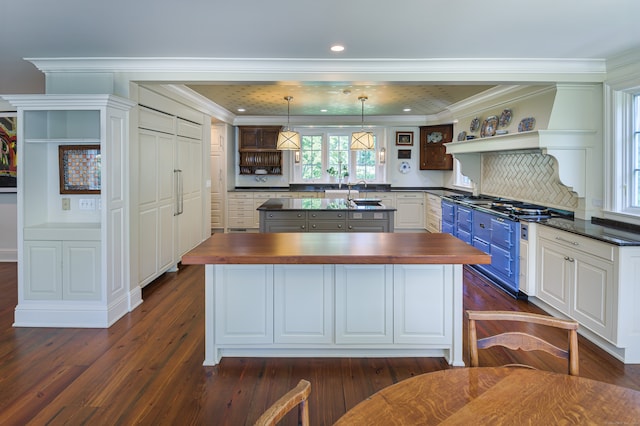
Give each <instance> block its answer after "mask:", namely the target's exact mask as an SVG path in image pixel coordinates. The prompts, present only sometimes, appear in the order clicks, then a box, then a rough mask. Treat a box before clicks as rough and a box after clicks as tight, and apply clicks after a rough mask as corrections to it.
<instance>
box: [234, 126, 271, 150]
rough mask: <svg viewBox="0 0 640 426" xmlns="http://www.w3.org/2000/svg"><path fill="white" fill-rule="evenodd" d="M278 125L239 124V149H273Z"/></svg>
mask: <svg viewBox="0 0 640 426" xmlns="http://www.w3.org/2000/svg"><path fill="white" fill-rule="evenodd" d="M280 128H281V127H280V126H266V127H264V126H241V127H239V129H240V150H247V149H248V150H256V149H257V150H260V149H266V150H275V149H276V142H277V141H278V133H279V132H280Z"/></svg>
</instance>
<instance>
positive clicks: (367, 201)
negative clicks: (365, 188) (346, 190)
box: [351, 198, 382, 206]
mask: <svg viewBox="0 0 640 426" xmlns="http://www.w3.org/2000/svg"><path fill="white" fill-rule="evenodd" d="M351 201H353V204H355V205H356V206H380V205H381V204H380V202H381V201H382V200H381V199H379V198H354V199H353V200H351Z"/></svg>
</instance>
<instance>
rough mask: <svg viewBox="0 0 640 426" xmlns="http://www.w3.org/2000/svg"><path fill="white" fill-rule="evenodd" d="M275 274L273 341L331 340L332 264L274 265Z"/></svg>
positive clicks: (321, 342) (318, 342)
mask: <svg viewBox="0 0 640 426" xmlns="http://www.w3.org/2000/svg"><path fill="white" fill-rule="evenodd" d="M274 276H275V280H274V296H273V305H274V313H273V316H274V342H275V343H302V344H312V343H315V344H330V343H332V342H333V321H332V316H333V270H332V268H331V267H330V266H328V265H275V266H274Z"/></svg>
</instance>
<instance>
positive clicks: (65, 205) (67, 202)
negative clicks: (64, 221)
mask: <svg viewBox="0 0 640 426" xmlns="http://www.w3.org/2000/svg"><path fill="white" fill-rule="evenodd" d="M62 210H71V199H70V198H66V197H65V198H63V199H62Z"/></svg>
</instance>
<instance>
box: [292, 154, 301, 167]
mask: <svg viewBox="0 0 640 426" xmlns="http://www.w3.org/2000/svg"><path fill="white" fill-rule="evenodd" d="M294 152H295V154H294V155H295V156H294V158H293V161H295V163H296V164H298V163H300V151H294Z"/></svg>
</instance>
